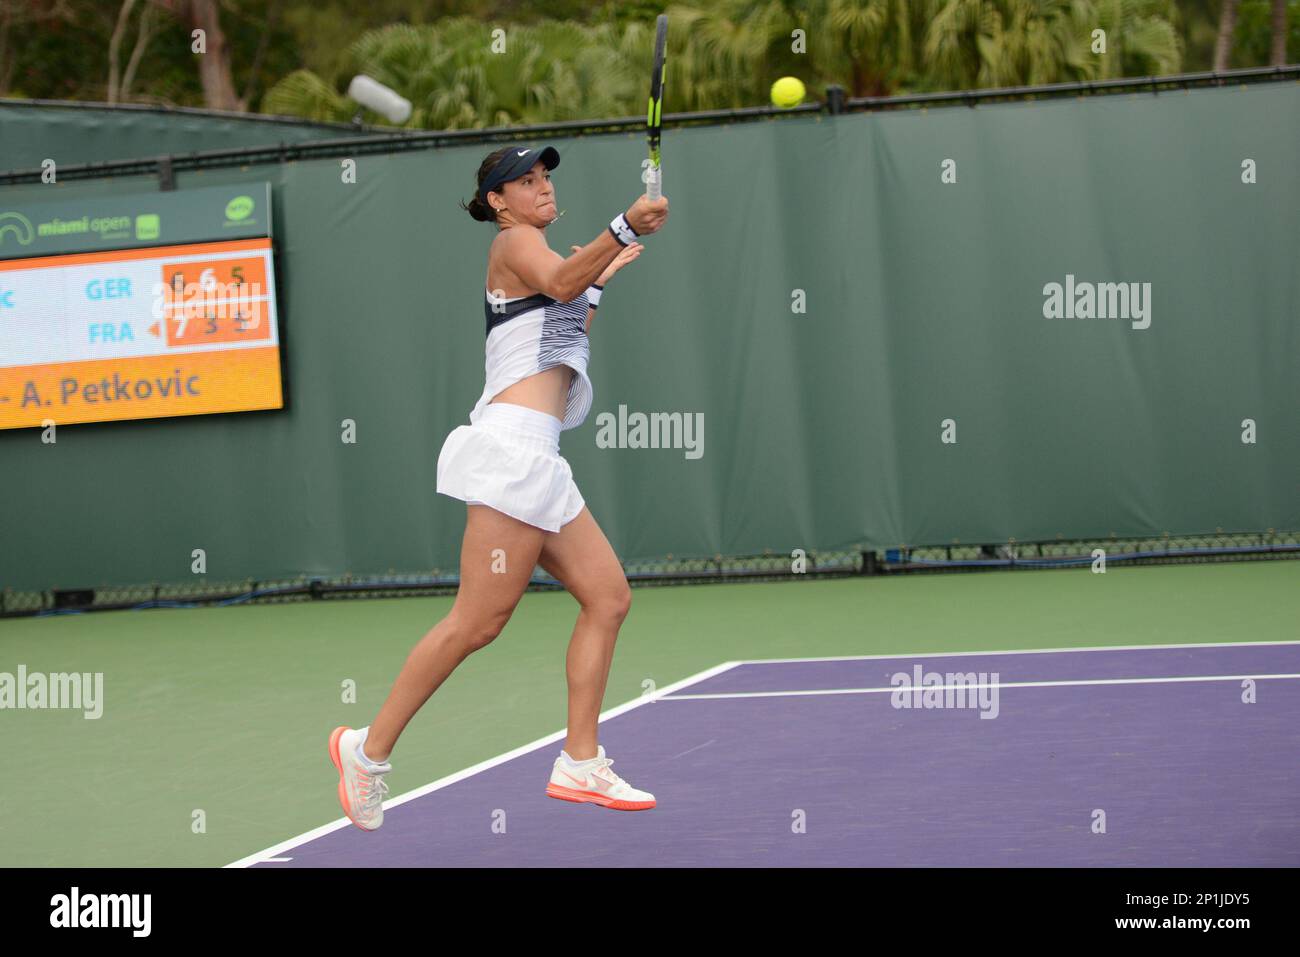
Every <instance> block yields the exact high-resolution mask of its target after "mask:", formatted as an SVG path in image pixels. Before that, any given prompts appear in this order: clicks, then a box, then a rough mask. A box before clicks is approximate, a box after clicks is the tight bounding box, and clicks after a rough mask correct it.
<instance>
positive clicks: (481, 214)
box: [460, 146, 510, 223]
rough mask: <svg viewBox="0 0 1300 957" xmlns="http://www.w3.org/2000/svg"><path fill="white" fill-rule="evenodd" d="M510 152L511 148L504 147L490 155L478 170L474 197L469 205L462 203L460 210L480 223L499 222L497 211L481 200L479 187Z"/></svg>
mask: <svg viewBox="0 0 1300 957" xmlns="http://www.w3.org/2000/svg"><path fill="white" fill-rule="evenodd" d="M509 152H510V147H509V146H504V147H502V148H501V149H499V150H497V151H496V152H494V153H489V154H488V155H487V158H486V159H485V160H483V162H482V164H481V165H480V166H479V168H478V177H477V179H476V181H475V186H474V196H473V198H472V199H471V200H470V201H469V203H465V202H464V201H462V202H461V204H460V208H461V209H463V210H465V211H467V212H468V213H469V214H470V215H471V216H473V217H474V218H475V219H476V220H478V221H479V222H480V223H495V222H496V221H497V211H496V210H495V209H493V208H492V207H491V206H489V205H488V204H487V203H485V202H484V201H483V200H481V199H479V196H478V187H480V186H482V185H483V180H485V179H487V177H488V175H489V174H490V173H491V172H492V170H494V169H495V168H496V165H497V163H499V162H500V161H501V158H502V157H503V156H505V155H506V154H507V153H509Z"/></svg>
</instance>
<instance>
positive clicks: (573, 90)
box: [262, 0, 1181, 129]
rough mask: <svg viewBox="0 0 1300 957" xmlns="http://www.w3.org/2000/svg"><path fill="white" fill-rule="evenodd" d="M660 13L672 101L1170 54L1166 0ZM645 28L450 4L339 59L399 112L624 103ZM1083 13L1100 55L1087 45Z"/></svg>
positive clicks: (801, 2) (1137, 61)
mask: <svg viewBox="0 0 1300 957" xmlns="http://www.w3.org/2000/svg"><path fill="white" fill-rule="evenodd" d="M669 16H670V17H671V19H672V24H673V29H672V30H671V31H670V33H669V50H668V79H667V94H666V99H665V108H666V109H667V110H668V111H670V112H678V111H685V110H704V109H721V108H729V107H744V106H753V105H755V104H757V103H762V102H765V101H766V99H767V94H768V88H769V86H770V84H771V83H772V81H773V80H774V79H775V78H777V77H780V76H783V75H793V76H798V77H800V78H801V79H803V80H804V82H805V83H806V84H807V85H808V86H809V88H811V89H814V90H816V89H821V88H822V87H823V86H824V84H827V83H831V82H834V83H841V84H844V85H845V86H847V87H848V89H849V91H850V93H851V94H852V95H856V96H867V95H877V96H878V95H888V94H892V93H896V92H899V91H905V90H918V89H919V90H934V89H942V90H952V89H969V88H972V87H991V86H1008V85H1017V84H1039V83H1050V82H1053V81H1058V80H1067V79H1092V78H1101V77H1110V76H1124V75H1132V74H1134V73H1137V74H1144V73H1169V72H1174V71H1176V70H1177V68H1178V66H1179V64H1180V62H1181V49H1180V46H1179V39H1178V36H1177V34H1176V33H1175V30H1174V26H1173V23H1174V21H1175V18H1176V12H1175V10H1174V6H1173V0H711V2H710V3H708V4H707V5H703V6H699V7H695V6H674V7H671V8H670V9H669ZM652 28H653V24H652V22H651V21H649V20H646V21H645V22H641V21H640V20H632V21H627V22H626V23H625V25H623V26H617V25H614V24H612V23H605V24H602V25H598V26H587V25H583V24H578V23H574V22H560V21H546V20H543V21H540V22H538V23H536V24H534V25H529V26H513V27H509V28H507V30H506V33H505V49H504V50H500V49H499V47H496V48H494V45H493V39H494V38H493V35H492V32H491V30H492V28H491V27H490V26H489V25H485V24H484V23H483V22H482V21H480V20H477V19H473V18H469V17H460V18H454V19H444V20H440V21H438V22H437V24H436V25H432V26H408V25H395V26H389V27H384V28H382V29H379V30H373V31H371V32H369V33H366V34H364V35H363V36H362V37H361V38H360V39H358V40H357V41H356V42H355V43H354V44H353V45H352V46H351V47H350V48H349V51H348V57H347V58H346V59H347V61H348V70H351V71H353V72H361V73H366V74H367V75H369V76H371V77H373V78H374V79H376V80H378V81H379V82H380V83H383V84H385V85H387V86H390V87H392V88H393V89H395V90H397V91H398V92H399V93H401V94H402V95H403V96H405V97H406V98H407V99H409V100H410V101H411V104H412V108H413V109H412V114H411V118H410V120H408V122H407V125H408V126H410V127H419V128H433V129H467V128H481V127H486V126H498V125H506V124H516V123H542V122H547V121H553V120H565V119H580V118H587V117H615V116H635V115H637V114H638V113H639V112H640V111H641V110H643V109H644V108H645V96H646V92H647V73H648V71H649V67H650V64H649V59H650V55H651V30H652ZM1097 28H1100V29H1104V30H1105V31H1106V34H1107V50H1106V53H1105V54H1104V55H1099V54H1094V53H1093V52H1092V50H1091V42H1092V35H1091V34H1092V30H1094V29H1097ZM796 31H803V32H802V40H803V42H804V47H803V48H802V49H800V50H798V51H796V49H795V48H794V43H795V37H796V36H799V34H797V33H796ZM494 49H495V51H496V52H494ZM347 72H348V71H347V70H345V71H344V73H347ZM349 75H350V74H349ZM346 79H347V76H339V77H330V78H324V77H320V76H317V75H316V74H313V73H310V72H307V71H298V72H296V73H293V74H290V75H289V76H288V77H286V78H285V79H283V80H281V81H280V82H279V83H278V84H276V86H275V87H274V88H272V89H271V90H270V91H269V92H268V93H267V95H266V97H265V98H264V99H263V101H262V109H263V110H265V111H268V112H273V113H287V114H293V115H298V116H304V117H309V118H312V119H329V120H345V119H347V117H348V116H349V115H350V114H351V112H352V111H353V109H354V108H355V105H354V104H352V103H351V101H349V100H348V99H347V98H346V97H344V96H342V95H340V94H339V93H338V92H337V88H338V86H339V85H341V82H345V81H346Z"/></svg>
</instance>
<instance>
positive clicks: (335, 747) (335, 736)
mask: <svg viewBox="0 0 1300 957" xmlns="http://www.w3.org/2000/svg"><path fill="white" fill-rule="evenodd" d="M349 730H351V729H350V728H346V727H342V728H335V729H334V731H333V732H332V733H331V734H330V747H329V751H330V761H332V762H333V763H334V768H335V770H337V771H338V772H339V806H340V807H342V808H343V813H344V815H346V817H347V819H348V820H349V821H351V822H352V825H353V826H354V827H356V828H357V829H358V830H362V831H365V832H366V833H367V834H369V833H370V831H371V828H368V827H362V826H361V825H360V824H358V823H357V821H356V818H354V817H353V816H352V812H351V811H350V810H349V809H348V789H347V788H345V787H344V786H343V759H342V758H341V757H339V738H341V737H343V732H344V731H349Z"/></svg>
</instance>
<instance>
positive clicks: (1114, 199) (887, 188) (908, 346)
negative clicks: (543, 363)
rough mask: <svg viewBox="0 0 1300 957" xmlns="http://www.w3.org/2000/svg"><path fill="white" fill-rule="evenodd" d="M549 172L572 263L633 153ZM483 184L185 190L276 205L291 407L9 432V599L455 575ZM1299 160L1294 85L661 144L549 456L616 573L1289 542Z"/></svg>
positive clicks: (1025, 106)
mask: <svg viewBox="0 0 1300 957" xmlns="http://www.w3.org/2000/svg"><path fill="white" fill-rule="evenodd" d="M553 142H555V144H556V145H557V146H558V147H559V149H560V152H561V155H562V157H563V161H562V163H561V165H560V167H559V168H558V169H557V170H556V171H555V174H554V182H555V184H556V187H557V192H558V202H559V206H560V208H561V209H562V210H564V211H565V214H564V216H563V217H562V218H561V219H560V220H559V221H558V222H557V223H556V224H555V225H554V226H552V227H550V228H549V229H548V230H547V233H548V241H549V242H550V244H551V247H552V248H553V249H555V250H556V251H557V252H560V253H561V254H566V255H567V254H568V253H569V249H570V246H571V245H574V244H585V243H587V242H590V241H592V239H593V238H595V237H596V236H597V235H598V234H599V233H601V232H602V231H603V230H604V229H605V224H607V223H608V222H609V220H610V218H611V217H612V216H614V215H615V214H617V213H618V212H620V211H622V210H624V209H626V208H627V206H628V205H629V204H630V203H631V202H632V200H633V199H634V198H635V196H636V195H637V194H638V192H639V189H638V186H639V181H638V173H639V161H640V159H641V158H642V156H643V154H644V142H643V139H642V138H641V137H637V136H633V135H625V134H619V135H609V136H591V137H583V138H579V139H573V140H568V141H565V140H556V141H553ZM490 149H491V146H484V145H480V146H472V147H469V146H467V147H455V148H441V149H436V150H428V151H422V152H403V153H398V154H386V155H365V156H359V157H357V158H356V170H355V172H356V176H355V180H356V181H355V182H348V181H346V177H345V176H344V175H343V173H344V168H343V161H341V160H340V159H338V158H332V159H322V160H312V161H298V162H290V163H283V164H268V165H261V166H255V167H252V168H249V169H227V170H209V171H205V172H202V173H193V172H190V173H180V174H178V179H177V185H178V188H180V189H182V190H184V189H190V188H194V187H199V186H205V185H212V184H231V183H262V182H270V184H271V191H272V196H273V201H274V204H275V208H274V221H275V237H276V238H275V243H276V275H277V281H278V284H279V316H280V324H281V330H280V331H281V340H282V347H283V350H284V354H285V367H284V385H285V400H286V408H285V410H283V411H273V412H258V413H245V414H235V415H218V416H206V417H195V418H186V419H164V420H154V421H145V422H123V423H103V424H93V425H69V426H66V427H63V428H60V429H59V430H58V432H57V441H56V442H55V443H53V444H49V443H45V442H43V441H42V433H41V432H40V431H39V430H34V429H27V430H21V431H9V432H2V433H0V483H2V484H3V493H4V504H3V508H2V509H0V540H2V544H0V585H3V586H8V587H11V588H16V589H22V588H27V589H37V588H49V587H74V586H93V585H101V584H127V583H140V582H149V581H160V582H177V581H185V580H189V579H192V578H193V571H192V562H193V561H194V555H195V550H196V549H202V551H203V554H204V556H205V557H206V562H207V565H206V573H207V575H208V576H210V577H211V578H213V579H219V580H234V579H239V578H245V577H255V578H260V579H277V578H288V577H293V576H296V575H300V574H308V575H322V576H332V575H339V574H344V573H347V572H353V573H356V574H369V573H385V572H387V571H389V570H396V571H399V572H413V571H419V570H421V569H426V570H427V569H430V568H433V567H441V568H453V569H454V568H455V566H456V561H457V556H458V553H459V547H460V536H461V532H462V530H463V527H464V519H465V514H464V505H463V504H461V503H460V502H457V501H455V500H452V499H448V498H445V497H440V496H438V495H436V494H435V491H434V484H435V470H436V463H437V459H438V452H439V449H440V447H441V445H442V442H443V439H444V438H445V437H446V435H447V433H448V432H449V431H450V430H451V429H452V428H454V427H455V426H456V425H458V424H461V423H463V422H465V421H466V419H467V414H468V412H469V410H470V408H471V407H472V406H473V404H474V402H475V400H476V399H477V397H478V395H479V392H480V391H481V389H482V386H483V346H484V317H483V299H484V278H485V273H486V253H487V248H488V245H489V242H490V240H491V238H492V235H493V228H492V227H490V226H488V225H486V224H481V223H476V222H474V221H473V220H471V219H470V217H469V216H468V215H467V214H466V213H464V212H463V211H461V210H460V209H459V208H458V207H457V202H458V200H460V199H462V198H464V199H467V198H468V197H469V196H470V194H471V191H472V188H473V183H474V178H473V177H474V172H475V170H476V169H477V167H478V165H479V163H480V161H481V159H482V158H483V156H484V155H485V154H486V153H487V152H489V151H490ZM1297 156H1300V87H1297V86H1296V85H1295V84H1294V83H1285V84H1284V83H1277V84H1269V85H1261V86H1253V87H1250V88H1223V89H1206V90H1194V91H1190V92H1176V93H1162V94H1160V95H1152V94H1146V93H1143V94H1137V95H1123V96H1118V95H1117V96H1109V97H1096V98H1085V99H1079V100H1061V101H1049V102H1026V103H1008V104H999V105H988V106H980V107H978V108H975V109H967V108H948V109H937V110H927V111H919V110H918V111H909V112H900V113H882V114H847V115H840V116H812V115H806V116H797V117H786V118H782V119H781V120H780V121H778V122H759V123H746V124H738V125H726V126H711V127H696V128H690V129H680V130H670V131H669V132H668V133H667V134H666V135H665V140H664V176H665V194H666V195H667V196H668V197H669V199H670V202H671V204H672V213H671V216H670V219H669V222H668V225H667V227H666V228H665V229H664V230H663V232H662V233H660V234H658V235H655V236H652V237H648V238H647V239H646V241H645V246H646V252H645V253H644V254H643V255H642V256H641V258H640V259H639V260H638V261H637V262H636V263H634V264H632V265H631V266H629V267H628V268H627V269H625V270H623V271H622V272H621V273H619V274H618V275H617V276H616V277H615V278H614V279H613V280H612V282H611V283H610V285H609V287H608V288H607V290H606V293H605V297H604V299H603V301H602V304H601V307H600V310H599V313H598V315H597V317H596V319H595V321H594V324H593V327H592V332H591V351H592V362H591V367H590V373H591V377H592V380H593V382H594V386H595V401H594V405H593V408H592V412H591V415H590V416H589V417H588V419H587V421H586V422H585V423H584V424H583V425H582V426H581V427H580V428H578V429H575V430H571V431H568V432H565V433H564V434H563V436H562V440H561V451H562V452H563V454H564V455H565V456H566V458H567V459H568V460H569V462H570V463H571V465H572V467H573V471H574V475H575V478H576V480H577V482H578V485H579V487H580V488H581V490H582V492H583V495H584V497H585V498H586V500H587V503H588V505H589V506H590V508H591V510H592V512H593V514H594V515H595V516H596V518H597V520H598V521H599V522H600V523H601V525H602V527H603V528H604V530H605V532H606V534H607V535H608V537H609V539H610V541H611V542H612V544H613V545H614V547H615V549H616V551H617V552H618V553H619V555H620V556H622V557H624V558H625V559H634V558H639V557H647V556H656V555H667V554H673V555H675V556H691V555H699V556H706V555H707V556H712V555H715V554H723V555H739V554H755V553H759V552H762V551H763V550H765V549H772V550H774V551H777V552H785V553H787V554H788V553H789V552H790V551H791V550H792V549H795V548H803V549H807V550H815V549H831V548H840V547H846V546H849V545H853V544H865V545H871V546H876V547H892V546H895V545H898V544H907V545H922V544H940V545H942V544H947V543H950V542H953V541H955V540H956V541H961V542H1005V541H1007V540H1009V539H1013V538H1014V539H1016V540H1018V541H1040V540H1054V539H1057V538H1058V537H1063V538H1066V539H1087V538H1099V537H1106V536H1110V535H1112V534H1113V535H1117V536H1120V537H1137V536H1151V535H1155V536H1159V535H1162V534H1164V533H1166V532H1168V533H1170V534H1172V535H1189V534H1200V533H1213V532H1214V531H1215V530H1216V529H1223V530H1224V531H1225V532H1235V531H1243V530H1263V529H1268V528H1279V529H1281V528H1290V529H1294V528H1296V527H1298V526H1300V505H1298V503H1300V494H1297V492H1298V489H1297V478H1298V477H1300V428H1298V424H1297V410H1300V368H1298V365H1300V363H1298V362H1297V356H1298V355H1300V336H1298V335H1297V319H1298V316H1300V278H1298V276H1300V270H1298V269H1297V252H1298V251H1300V212H1298V211H1300V164H1297V163H1296V157H1297ZM153 186H154V181H153V180H150V179H146V178H140V179H124V180H118V181H115V182H112V183H107V182H95V183H87V184H84V185H83V184H74V185H73V186H69V187H61V189H66V190H67V191H68V192H67V194H68V195H75V193H74V192H73V190H78V191H82V192H84V193H85V194H86V195H90V194H93V193H95V192H96V191H97V192H98V194H100V195H102V194H103V192H105V191H117V190H120V191H123V192H136V191H139V190H141V189H149V188H153ZM47 189H49V187H35V186H31V187H22V188H10V189H6V190H2V191H0V211H3V210H4V209H6V208H8V206H9V205H12V204H15V203H19V202H22V201H24V200H35V199H44V198H49V196H50V195H51V194H49V193H48V192H45V190H47ZM3 321H4V320H3V313H0V323H2V322H3ZM348 437H354V439H355V441H345V439H346V438H348Z"/></svg>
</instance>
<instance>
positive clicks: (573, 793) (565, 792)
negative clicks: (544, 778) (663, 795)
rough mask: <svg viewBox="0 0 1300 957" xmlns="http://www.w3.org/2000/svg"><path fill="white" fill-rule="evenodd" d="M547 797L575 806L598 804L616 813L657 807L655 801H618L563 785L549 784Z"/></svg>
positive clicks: (593, 792)
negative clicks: (570, 802)
mask: <svg viewBox="0 0 1300 957" xmlns="http://www.w3.org/2000/svg"><path fill="white" fill-rule="evenodd" d="M546 796H547V797H553V798H559V799H560V800H561V801H572V802H573V803H575V804H597V805H599V806H600V807H607V808H609V809H611V810H614V811H648V810H650V809H651V808H652V807H654V806H655V802H654V801H618V800H615V799H614V798H611V797H607V796H606V795H604V794H599V793H597V792H595V791H579V790H578V789H577V788H566V787H564V786H563V785H561V784H547V785H546Z"/></svg>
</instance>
